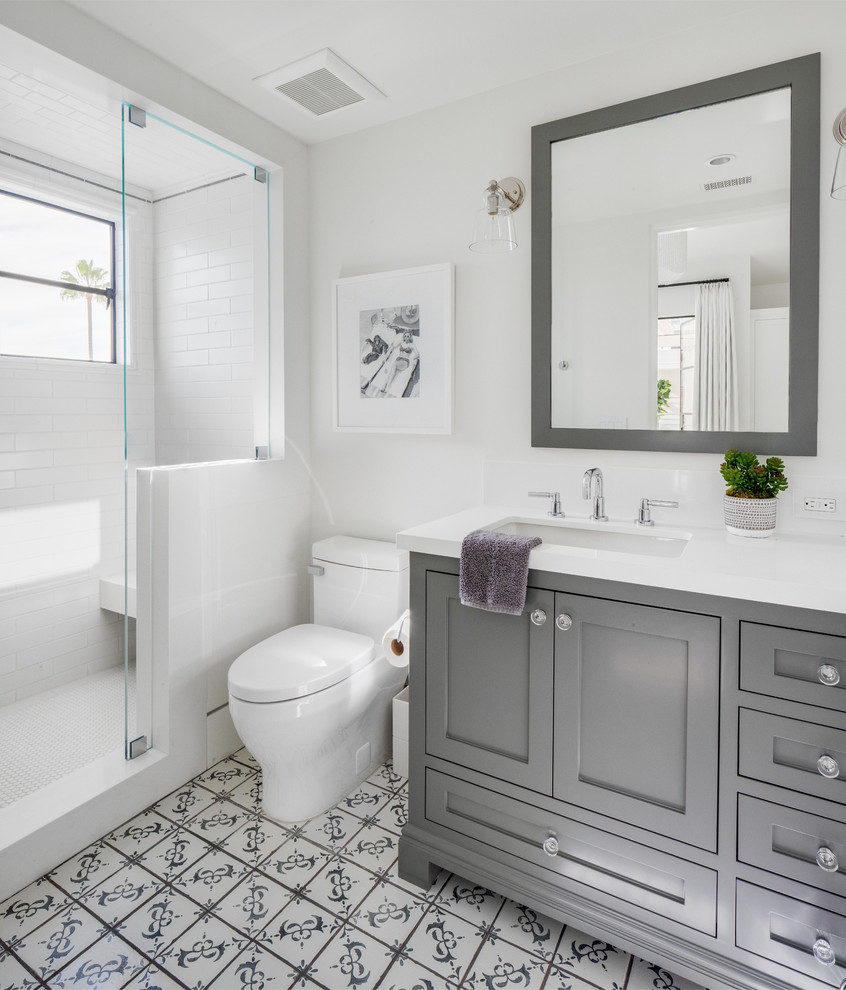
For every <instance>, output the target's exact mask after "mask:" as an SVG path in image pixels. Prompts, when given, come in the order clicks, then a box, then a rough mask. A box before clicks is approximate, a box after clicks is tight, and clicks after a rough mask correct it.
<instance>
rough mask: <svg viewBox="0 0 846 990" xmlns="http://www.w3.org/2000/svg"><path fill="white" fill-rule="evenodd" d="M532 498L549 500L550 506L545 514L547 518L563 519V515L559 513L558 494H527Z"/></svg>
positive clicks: (559, 499) (559, 500)
mask: <svg viewBox="0 0 846 990" xmlns="http://www.w3.org/2000/svg"><path fill="white" fill-rule="evenodd" d="M529 495H531V497H532V498H551V499H552V506H551V507H550V509H549V511H548V512H547V515H548V516H552V518H553V519H563V518H564V513H563V512H562V511H561V493H560V492H529Z"/></svg>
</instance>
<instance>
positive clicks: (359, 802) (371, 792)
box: [338, 782, 391, 818]
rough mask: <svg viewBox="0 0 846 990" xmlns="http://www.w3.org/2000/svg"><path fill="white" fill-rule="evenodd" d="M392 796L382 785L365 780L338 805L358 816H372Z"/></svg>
mask: <svg viewBox="0 0 846 990" xmlns="http://www.w3.org/2000/svg"><path fill="white" fill-rule="evenodd" d="M390 798H391V795H390V794H389V793H387V792H386V791H384V790H383V789H382V788H381V787H377V786H376V785H375V784H370V783H367V782H365V783H364V784H362V785H361V786H360V787H358V788H356V790H354V791H353V792H352V793H351V794H348V795H347V796H346V797H344V798H341V800H340V801H339V802H338V807H339V808H340V809H341V810H342V811H348V812H349V813H350V814H351V815H355V816H356V817H357V818H372V817H373V816H374V815H375V814H376V813H377V812H378V810H379V809H380V808H381V807H382V806H383V805H385V804H387V803H388V801H389V800H390Z"/></svg>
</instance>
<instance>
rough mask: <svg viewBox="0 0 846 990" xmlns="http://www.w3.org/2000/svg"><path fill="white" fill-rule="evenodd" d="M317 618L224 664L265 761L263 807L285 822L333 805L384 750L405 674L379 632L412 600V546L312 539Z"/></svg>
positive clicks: (238, 709) (239, 723)
mask: <svg viewBox="0 0 846 990" xmlns="http://www.w3.org/2000/svg"><path fill="white" fill-rule="evenodd" d="M312 553H313V558H314V559H313V565H312V567H311V568H309V570H310V572H311V573H312V574H313V575H314V623H309V624H306V625H301V626H292V627H291V628H290V629H285V630H283V631H282V632H280V633H277V634H276V635H275V636H270V637H268V638H267V639H265V640H262V642H261V643H258V644H257V645H256V646H253V647H251V648H250V649H249V650H247V651H246V652H245V653H242V654H241V656H239V657H238V659H237V660H236V661H235V662H234V663H233V664H232V666H231V667H230V668H229V711H230V714H231V715H232V721H233V722H234V723H235V728H236V729H237V731H238V735H239V736H240V737H241V741H242V742H243V743H244V745H245V746H246V747H247V749H248V750H249V751H250V752H251V753H252V755H253V756H254V757H255V759H256V760H257V762H258V764H259V766H260V767H261V769H262V781H263V797H262V810H263V812H264V814H266V815H269V816H270V817H271V818H276V819H278V820H280V821H283V822H298V821H303V820H305V819H306V818H312V817H314V816H315V815H317V814H320V813H321V812H323V811H326V810H327V809H329V808H331V807H333V806H334V805H335V804H337V803H338V801H340V799H341V798H342V797H343V796H344V795H345V794H347V793H349V792H350V791H351V790H353V789H354V788H355V786H356V784H357V783H359V782H360V781H362V780H364V779H365V778H366V777H368V776H369V775H370V774H371V773H372V772H373V770H374V768H375V767H376V766H377V765H378V764H380V763H382V762H383V761H384V760H385V759H386V758H387V756H388V754H389V752H390V745H391V702H392V699H393V697H394V695H395V694H397V692H398V691H399V690H400V689H401V688H402V686H403V684H404V683H405V678H406V676H407V673H408V671H407V669H406V668H405V667H395V666H393V665H392V664H391V663H389V662H388V660H387V659H386V658H385V655H384V652H383V650H382V636H383V634H384V632H385V630H386V629H388V628H389V627H390V626H391V625H392V624H393V623H394V622H395V621H396V619H397V618H398V617H399V616H400V615H401V614H402V612H404V611H405V609H406V608H407V607H408V553H407V552H405V551H401V550H397V549H396V547H395V546H394V544H393V543H382V542H380V541H377V540H361V539H357V538H355V537H350V536H333V537H330V538H329V539H327V540H320V541H319V542H318V543H315V544H314V546H313V547H312Z"/></svg>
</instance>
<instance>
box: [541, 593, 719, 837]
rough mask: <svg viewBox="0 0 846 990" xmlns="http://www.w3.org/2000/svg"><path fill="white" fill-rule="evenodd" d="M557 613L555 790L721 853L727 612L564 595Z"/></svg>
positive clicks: (558, 598) (558, 600)
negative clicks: (723, 624) (723, 626)
mask: <svg viewBox="0 0 846 990" xmlns="http://www.w3.org/2000/svg"><path fill="white" fill-rule="evenodd" d="M555 614H556V617H557V618H558V621H559V624H560V625H561V626H564V627H565V628H558V629H557V630H556V633H555V637H556V638H555V777H554V785H553V793H554V796H555V797H557V798H560V799H561V800H563V801H567V802H569V803H571V804H575V805H578V806H580V807H583V808H589V809H590V810H592V811H597V812H599V813H601V814H605V815H609V816H610V817H612V818H616V819H618V820H620V821H625V822H629V823H631V824H633V825H639V826H641V827H643V828H647V829H650V830H651V831H654V832H658V833H660V834H662V835H667V836H671V837H672V838H675V839H679V840H681V841H682V842H688V843H691V844H692V845H695V846H699V847H700V848H702V849H707V850H711V851H714V850H715V849H716V829H717V821H716V808H717V759H718V727H719V670H720V620H719V619H718V618H716V617H714V616H707V615H698V614H695V613H688V612H678V611H673V610H671V609H662V608H652V607H648V606H643V605H632V604H627V603H623V602H613V601H607V600H602V599H596V598H586V597H582V596H579V595H566V594H558V595H556V597H555ZM561 616H566V617H567V618H566V619H561V618H560V617H561ZM568 623H569V625H568Z"/></svg>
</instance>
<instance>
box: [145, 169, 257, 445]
mask: <svg viewBox="0 0 846 990" xmlns="http://www.w3.org/2000/svg"><path fill="white" fill-rule="evenodd" d="M221 157H222V156H221ZM266 188H267V187H266V186H264V185H261V184H257V183H256V182H255V180H254V179H253V178H252V177H251V176H249V175H247V174H242V175H241V176H240V177H238V178H236V179H232V180H230V181H227V182H220V183H218V184H216V185H211V186H201V187H200V188H197V189H193V190H190V191H188V192H185V193H181V194H177V195H172V196H169V197H168V198H166V199H162V200H160V201H156V202H155V204H154V206H153V217H154V226H155V233H154V243H155V258H156V268H155V271H156V276H155V300H156V463H157V464H192V463H196V462H199V461H218V460H230V459H232V458H239V457H250V456H252V455H253V452H254V447H255V445H256V442H257V441H256V436H255V431H254V423H253V406H254V401H253V393H254V391H255V389H256V388H259V389H263V390H266V387H267V383H266V376H262V375H261V373H260V372H258V369H257V368H256V366H255V357H256V349H255V347H254V335H255V328H256V318H257V317H261V319H260V320H259V322H260V327H261V329H262V330H264V329H265V323H266V321H265V320H264V318H263V314H261V312H258V313H257V312H256V307H255V305H254V292H253V287H254V279H253V266H254V262H255V264H266V258H265V257H264V256H262V257H260V258H256V259H254V258H253V241H254V231H253V227H254V224H255V223H258V221H259V220H261V225H262V227H263V228H265V229H266V224H265V222H264V218H265V217H266V216H267V206H266V204H263V203H261V201H260V200H259V201H258V202H257V200H256V190H257V189H258V190H259V191H260V192H261V193H262V194H263V193H264V192H265V190H266ZM261 198H262V199H264V196H263V195H262V197H261ZM254 207H256V209H254ZM265 236H266V235H265Z"/></svg>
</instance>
